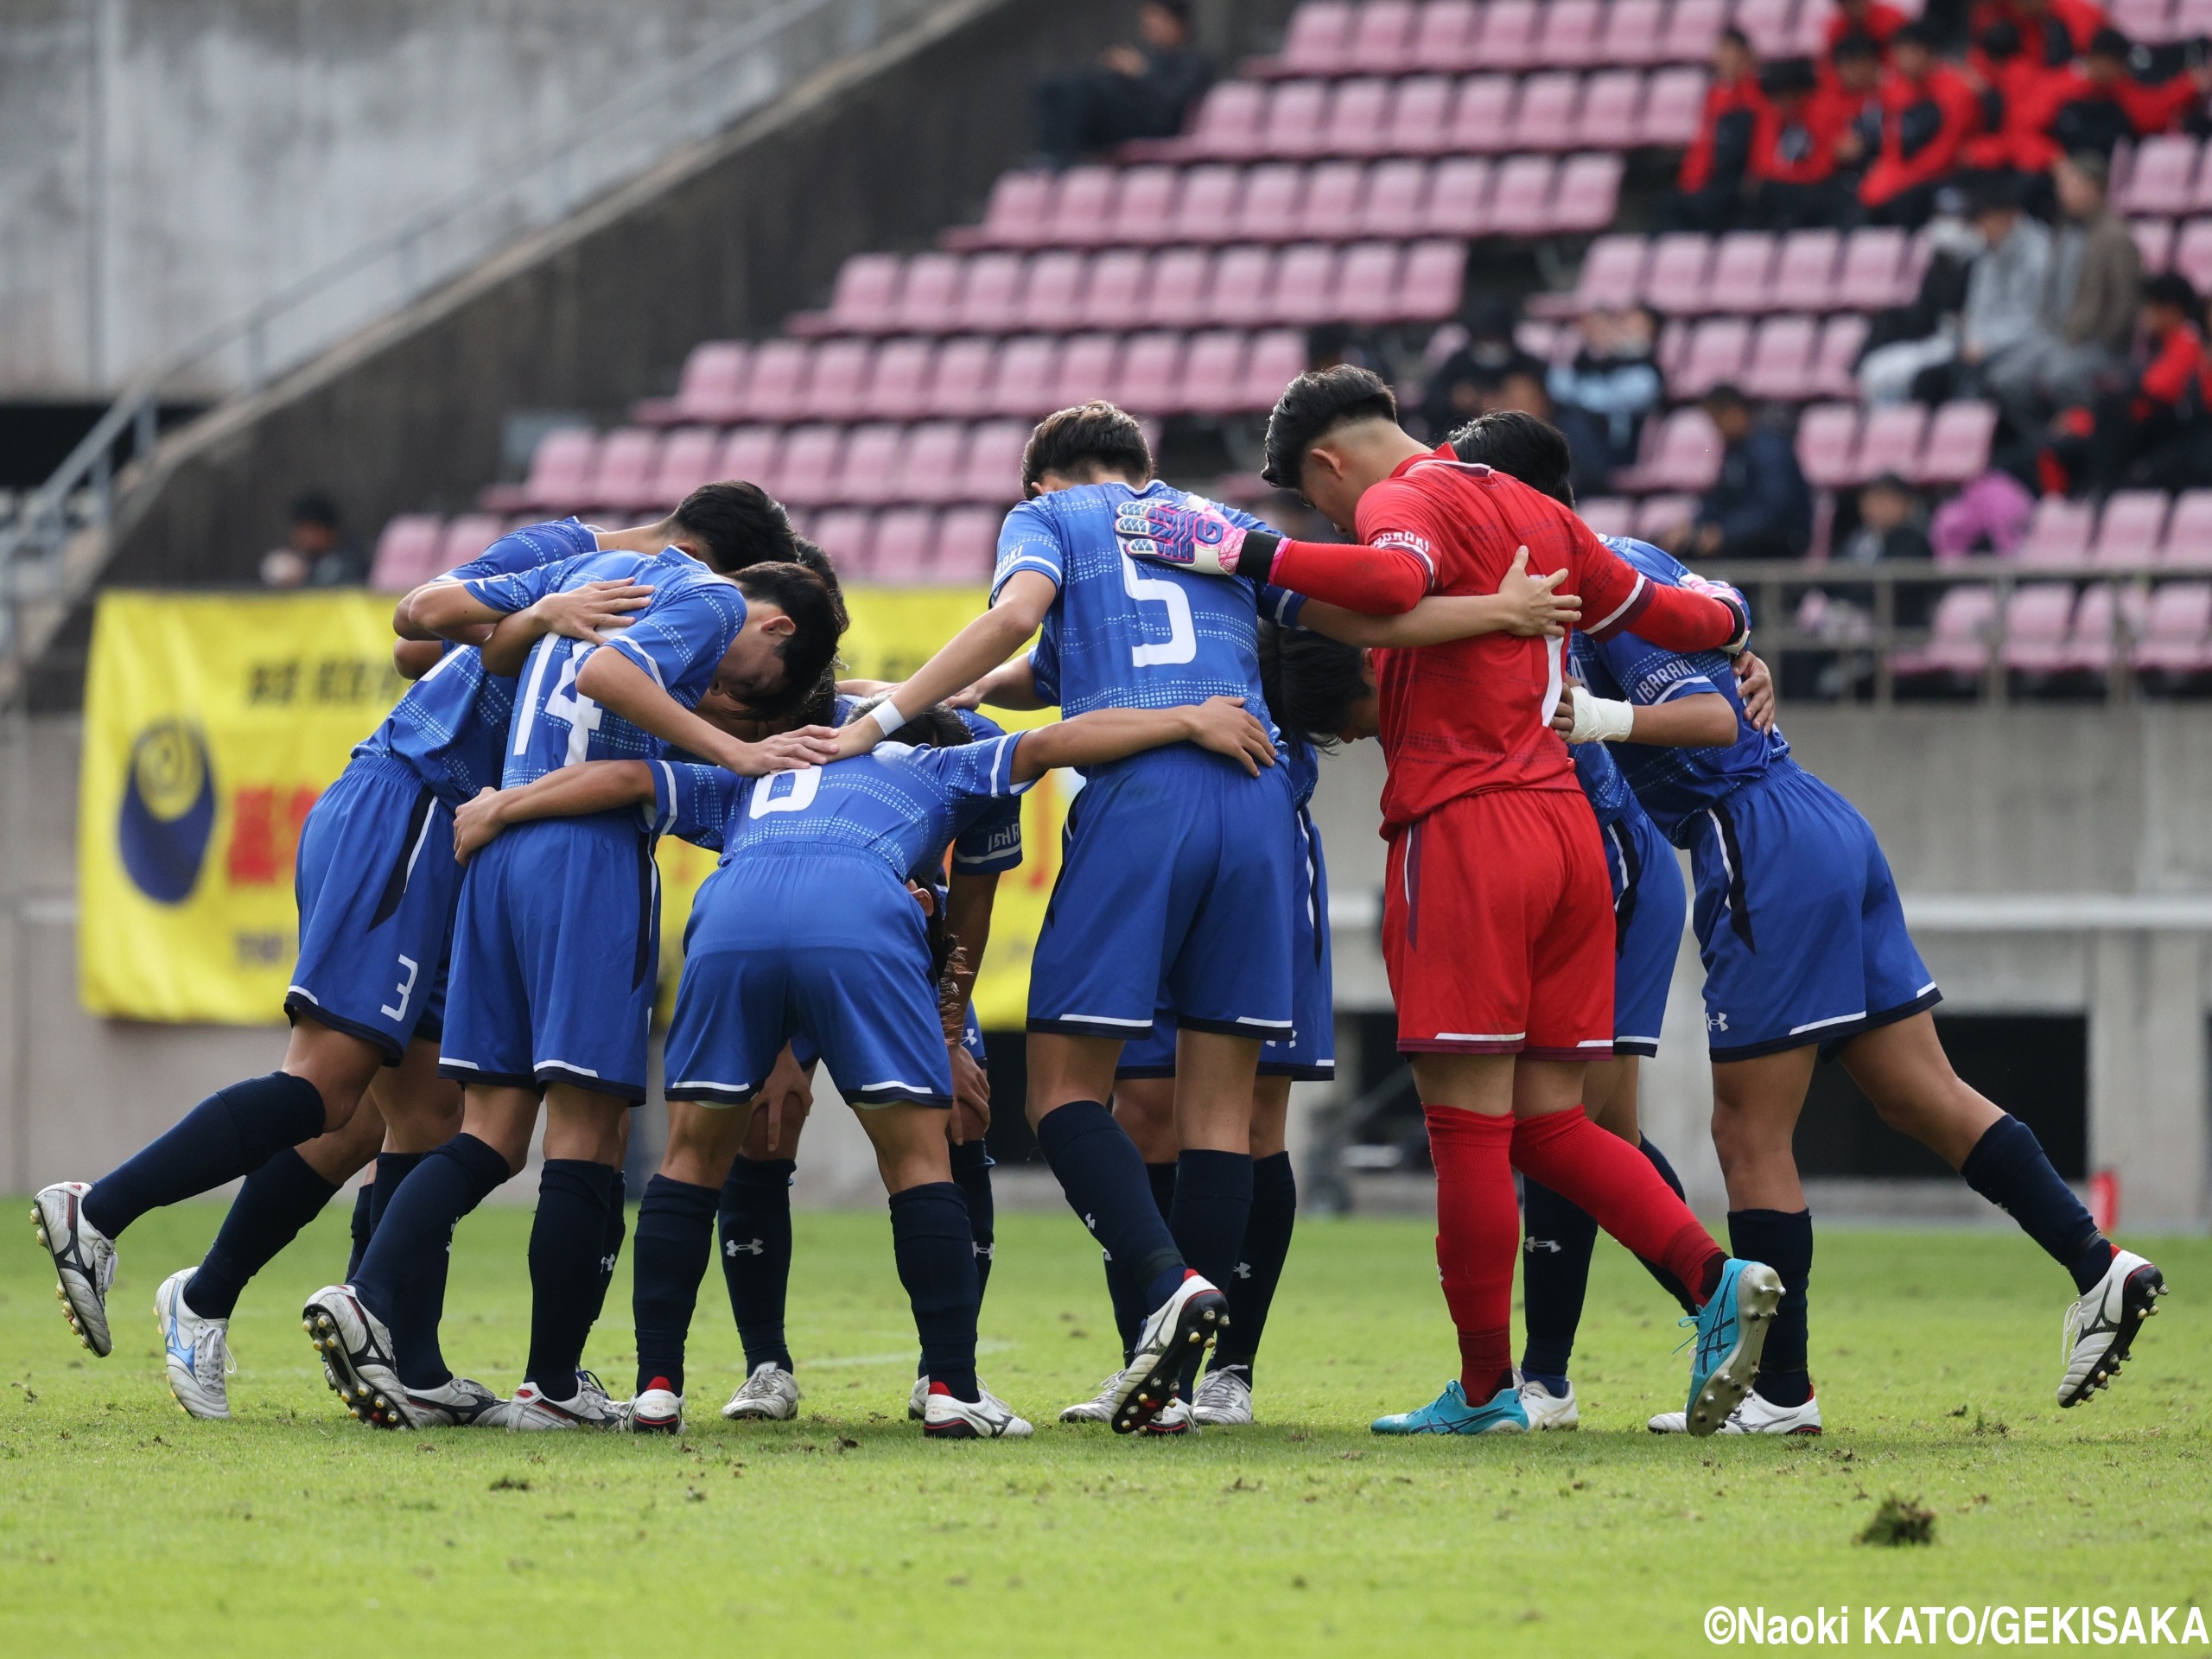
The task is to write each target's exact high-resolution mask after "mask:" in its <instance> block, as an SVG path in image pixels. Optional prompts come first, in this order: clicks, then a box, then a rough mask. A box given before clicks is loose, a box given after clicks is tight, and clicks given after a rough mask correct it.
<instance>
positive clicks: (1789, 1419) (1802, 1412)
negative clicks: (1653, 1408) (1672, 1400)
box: [1644, 1392, 1821, 1434]
mask: <svg viewBox="0 0 2212 1659" xmlns="http://www.w3.org/2000/svg"><path fill="white" fill-rule="evenodd" d="M1644 1427H1646V1428H1649V1430H1650V1431H1651V1432H1652V1433H1654V1434H1687V1433H1689V1432H1690V1422H1689V1414H1688V1412H1682V1411H1662V1412H1661V1413H1660V1414H1658V1415H1657V1416H1656V1417H1654V1418H1653V1419H1652V1420H1651V1421H1649V1423H1646V1424H1645V1425H1644ZM1820 1432H1821V1402H1820V1397H1819V1396H1818V1395H1810V1394H1808V1395H1806V1396H1805V1403H1804V1404H1803V1405H1802V1406H1777V1405H1776V1404H1775V1403H1774V1402H1772V1401H1770V1400H1768V1399H1766V1398H1764V1396H1763V1395H1759V1394H1758V1393H1756V1392H1754V1393H1751V1394H1747V1395H1745V1396H1744V1398H1743V1401H1742V1402H1741V1403H1740V1404H1739V1405H1738V1406H1737V1408H1736V1409H1735V1410H1733V1411H1732V1412H1730V1413H1729V1414H1728V1415H1727V1418H1726V1421H1723V1422H1722V1423H1721V1425H1720V1427H1719V1428H1717V1429H1715V1430H1713V1433H1716V1434H1818V1433H1820Z"/></svg>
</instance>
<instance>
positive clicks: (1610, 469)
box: [1545, 306, 1666, 495]
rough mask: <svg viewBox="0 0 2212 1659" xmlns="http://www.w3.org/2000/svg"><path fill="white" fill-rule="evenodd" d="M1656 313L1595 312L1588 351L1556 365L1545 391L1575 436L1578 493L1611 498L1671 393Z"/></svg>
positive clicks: (1570, 441)
mask: <svg viewBox="0 0 2212 1659" xmlns="http://www.w3.org/2000/svg"><path fill="white" fill-rule="evenodd" d="M1655 334H1656V330H1655V328H1654V327H1653V325H1652V321H1651V314H1650V313H1649V311H1646V310H1645V309H1643V308H1642V307H1641V306H1637V307H1636V308H1632V309H1630V310H1627V311H1592V312H1590V313H1588V314H1586V315H1585V316H1584V317H1583V319H1582V346H1581V349H1580V350H1579V351H1578V352H1576V353H1575V354H1574V359H1573V361H1572V362H1569V363H1559V364H1554V365H1553V366H1552V372H1551V377H1550V378H1549V379H1548V381H1547V382H1546V383H1545V389H1546V390H1547V391H1549V392H1550V393H1551V398H1552V409H1553V414H1552V424H1553V425H1554V426H1555V427H1557V428H1558V429H1560V431H1561V432H1562V433H1564V434H1566V435H1567V452H1568V453H1569V454H1571V455H1573V458H1574V474H1573V481H1574V493H1576V494H1577V495H1603V494H1605V492H1606V490H1607V489H1608V488H1609V487H1610V486H1611V480H1612V475H1613V473H1614V470H1615V469H1616V468H1618V467H1628V466H1632V465H1634V464H1635V461H1636V452H1637V444H1638V442H1639V441H1640V440H1641V439H1642V438H1643V423H1644V421H1645V420H1646V419H1647V418H1648V417H1649V416H1650V413H1651V411H1652V410H1655V409H1656V408H1658V407H1659V404H1660V403H1661V402H1662V399H1663V398H1664V397H1665V396H1666V385H1665V384H1664V382H1662V380H1661V378H1660V377H1659V366H1658V365H1657V364H1656V363H1654V362H1653V361H1652V360H1651V349H1652V343H1653V338H1654V335H1655Z"/></svg>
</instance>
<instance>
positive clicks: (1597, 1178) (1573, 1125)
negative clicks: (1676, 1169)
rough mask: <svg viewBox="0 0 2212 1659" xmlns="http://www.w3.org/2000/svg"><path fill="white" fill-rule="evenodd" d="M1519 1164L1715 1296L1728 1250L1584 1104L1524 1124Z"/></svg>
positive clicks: (1648, 1257) (1651, 1258)
mask: <svg viewBox="0 0 2212 1659" xmlns="http://www.w3.org/2000/svg"><path fill="white" fill-rule="evenodd" d="M1513 1164H1514V1167H1515V1168H1516V1169H1518V1170H1519V1171H1520V1172H1521V1173H1522V1174H1524V1175H1526V1176H1528V1177H1529V1179H1531V1180H1535V1181H1541V1183H1543V1185H1546V1186H1548V1187H1549V1188H1551V1190H1552V1191H1553V1192H1556V1193H1558V1194H1559V1195H1560V1197H1562V1198H1566V1199H1567V1201H1568V1202H1569V1203H1572V1204H1575V1205H1580V1206H1581V1207H1582V1208H1583V1209H1584V1210H1586V1211H1588V1212H1589V1213H1590V1215H1591V1216H1592V1217H1593V1218H1594V1219H1595V1220H1596V1221H1597V1224H1599V1226H1600V1227H1603V1228H1604V1229H1605V1230H1606V1231H1607V1232H1609V1233H1611V1235H1612V1236H1614V1237H1615V1238H1617V1239H1618V1240H1619V1241H1620V1242H1621V1243H1623V1244H1625V1245H1626V1246H1627V1247H1628V1248H1629V1249H1630V1250H1633V1251H1634V1252H1635V1253H1636V1254H1637V1255H1640V1256H1642V1257H1643V1259H1644V1260H1645V1261H1647V1262H1657V1263H1658V1264H1659V1265H1660V1266H1661V1267H1662V1268H1666V1269H1667V1271H1668V1272H1669V1273H1671V1274H1674V1275H1675V1278H1676V1279H1678V1280H1680V1281H1681V1282H1682V1283H1683V1284H1684V1285H1686V1286H1687V1287H1689V1289H1690V1290H1691V1291H1692V1292H1693V1293H1694V1294H1695V1295H1696V1297H1697V1300H1698V1302H1699V1304H1700V1306H1702V1305H1703V1304H1704V1301H1705V1299H1706V1298H1707V1297H1708V1296H1710V1295H1712V1294H1713V1286H1714V1285H1716V1284H1718V1283H1719V1281H1720V1268H1721V1265H1722V1264H1723V1263H1724V1262H1726V1261H1727V1259H1728V1256H1727V1253H1726V1251H1724V1250H1723V1249H1721V1248H1720V1247H1719V1245H1718V1244H1716V1243H1713V1235H1712V1234H1710V1233H1708V1232H1707V1231H1706V1230H1705V1228H1704V1227H1703V1225H1702V1224H1700V1222H1699V1221H1698V1218H1697V1217H1695V1216H1694V1215H1692V1214H1691V1213H1690V1211H1689V1206H1688V1205H1686V1204H1684V1203H1683V1202H1682V1201H1681V1198H1679V1197H1677V1196H1676V1195H1675V1190H1674V1189H1673V1188H1672V1187H1670V1186H1669V1185H1667V1183H1666V1182H1665V1181H1664V1180H1662V1179H1660V1176H1659V1172H1658V1171H1657V1170H1656V1169H1654V1168H1653V1167H1652V1166H1651V1162H1650V1160H1649V1159H1647V1158H1646V1157H1645V1156H1644V1155H1643V1154H1642V1153H1641V1152H1638V1151H1637V1149H1636V1148H1635V1147H1632V1146H1630V1144H1629V1143H1628V1142H1627V1141H1624V1140H1622V1139H1621V1138H1620V1136H1618V1135H1609V1134H1607V1133H1606V1132H1605V1130H1603V1129H1601V1128H1599V1127H1598V1126H1597V1125H1596V1124H1595V1123H1592V1122H1591V1121H1590V1120H1589V1119H1588V1118H1587V1117H1586V1116H1584V1115H1583V1111H1582V1109H1581V1108H1580V1106H1577V1107H1576V1108H1574V1109H1573V1110H1572V1111H1567V1112H1555V1113H1554V1114H1553V1115H1552V1116H1549V1117H1530V1118H1522V1119H1519V1120H1517V1121H1516V1122H1515V1123H1514V1126H1513Z"/></svg>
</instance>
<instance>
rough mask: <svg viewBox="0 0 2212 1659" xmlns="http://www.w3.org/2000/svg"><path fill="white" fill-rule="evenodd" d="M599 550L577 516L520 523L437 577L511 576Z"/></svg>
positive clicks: (454, 579)
mask: <svg viewBox="0 0 2212 1659" xmlns="http://www.w3.org/2000/svg"><path fill="white" fill-rule="evenodd" d="M598 551H599V536H598V533H597V532H596V531H594V530H593V529H592V528H591V526H590V525H588V524H585V523H584V522H583V521H582V519H579V518H553V519H548V520H547V521H546V522H545V523H543V524H524V525H523V526H522V527H521V528H520V529H519V530H511V531H508V532H507V533H506V534H505V535H504V536H502V537H499V540H498V541H496V542H494V543H492V545H491V546H489V547H487V548H486V549H485V550H483V551H482V552H481V553H479V554H478V555H477V556H475V557H474V558H473V559H471V560H469V561H468V562H467V563H465V564H457V565H455V566H454V568H453V569H450V570H448V571H447V572H446V573H445V575H442V576H441V577H439V578H438V580H439V581H441V582H474V581H476V580H478V579H480V578H481V577H484V576H511V575H519V574H520V573H521V572H523V571H524V570H535V569H537V567H538V566H540V565H542V564H554V563H558V562H559V561H561V560H563V559H575V558H582V557H583V556H585V555H586V554H589V553H596V552H598Z"/></svg>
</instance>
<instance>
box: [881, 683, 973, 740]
mask: <svg viewBox="0 0 2212 1659" xmlns="http://www.w3.org/2000/svg"><path fill="white" fill-rule="evenodd" d="M890 695H891V694H890V693H889V692H888V691H879V692H877V693H876V694H875V695H874V696H872V697H862V698H861V700H860V701H859V702H856V703H855V704H854V705H853V718H854V719H855V720H858V719H859V718H860V717H861V715H865V714H867V713H868V712H869V711H870V710H872V709H874V708H875V707H876V705H877V704H879V703H880V702H882V701H883V700H884V699H885V698H886V697H887V696H890ZM893 741H894V742H899V743H911V744H912V745H913V746H914V747H916V748H931V749H957V748H960V747H963V746H964V745H966V744H969V743H973V742H974V741H976V734H975V733H973V732H971V731H969V729H968V722H967V721H964V720H963V719H961V718H960V716H959V715H957V714H955V713H954V712H953V711H952V710H951V709H948V708H946V707H945V706H944V704H943V703H941V702H933V703H931V705H930V706H929V707H928V708H926V709H923V710H922V712H921V713H920V714H918V715H909V716H908V717H907V720H906V724H904V725H903V726H901V727H899V732H898V735H897V736H896V737H895V738H894V739H893Z"/></svg>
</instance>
